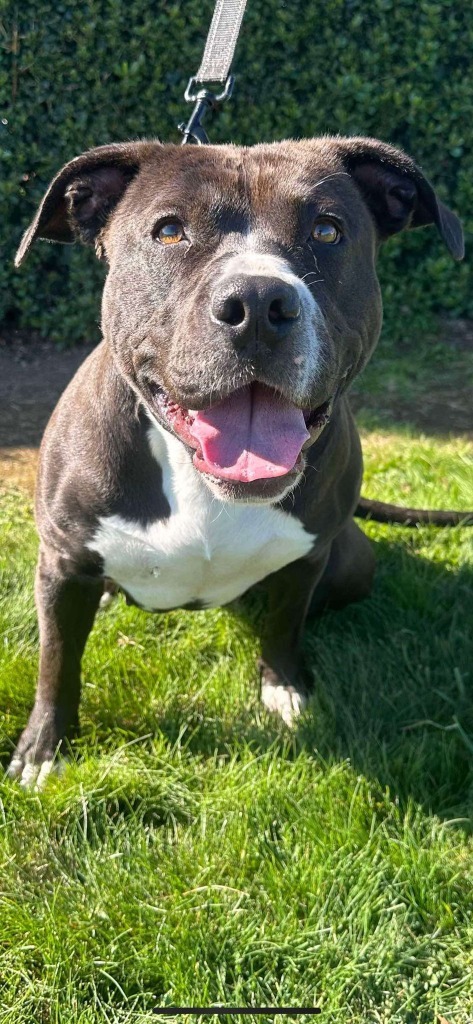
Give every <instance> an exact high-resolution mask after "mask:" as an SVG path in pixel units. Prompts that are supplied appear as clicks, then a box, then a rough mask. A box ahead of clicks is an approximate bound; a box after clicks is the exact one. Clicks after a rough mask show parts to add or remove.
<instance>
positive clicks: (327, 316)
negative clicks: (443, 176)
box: [17, 137, 463, 501]
mask: <svg viewBox="0 0 473 1024" xmlns="http://www.w3.org/2000/svg"><path fill="white" fill-rule="evenodd" d="M425 224H435V225H436V227H437V229H438V231H439V233H440V235H441V236H442V238H443V240H444V242H445V244H446V245H447V247H448V249H449V250H450V252H451V254H452V256H454V257H455V259H461V257H462V255H463V241H462V231H461V226H460V223H459V221H458V219H457V217H456V216H455V214H453V213H452V212H451V211H450V210H448V209H447V208H446V207H445V206H444V205H443V204H442V203H441V202H440V201H439V200H438V199H437V197H436V195H435V192H434V190H433V188H432V186H431V185H430V184H429V182H428V181H427V180H426V178H425V177H424V176H423V174H422V173H421V171H420V170H419V168H418V167H417V166H416V164H415V163H414V162H413V161H412V160H411V159H410V158H409V157H408V156H406V154H404V153H402V152H401V151H399V150H397V149H394V148H393V147H391V146H388V145H385V144H384V143H382V142H378V141H376V140H375V139H364V138H347V139H344V138H338V137H335V138H322V139H314V140H307V141H300V142H281V143H275V144H273V145H259V146H254V147H249V148H245V147H238V146H204V147H194V146H185V147H181V146H176V145H161V144H160V143H158V142H132V143H122V144H117V145H110V146H102V147H99V148H98V149H93V150H91V151H90V152H88V153H84V154H83V155H82V156H80V157H78V158H77V159H75V160H72V161H71V162H70V163H68V164H67V165H66V166H65V167H64V168H63V169H62V171H60V173H59V174H58V175H57V177H56V178H55V179H54V181H53V182H52V184H51V186H50V188H49V190H48V192H47V193H46V196H45V197H44V199H43V202H42V204H41V206H40V208H39V210H38V213H37V215H36V217H35V219H34V221H33V222H32V224H31V226H30V227H29V228H28V230H27V232H26V234H25V235H24V238H23V240H22V243H21V246H20V249H19V251H18V255H17V264H19V263H20V262H21V260H22V259H23V258H24V256H25V255H26V253H27V251H28V249H29V248H30V246H31V244H32V242H33V241H34V239H35V238H46V239H49V240H51V241H59V242H73V241H74V240H75V238H80V239H82V240H83V241H84V242H88V243H93V244H94V245H95V247H96V251H97V253H98V255H99V256H100V257H102V258H105V259H106V260H107V262H108V264H109V273H108V277H107V281H106V285H105V289H104V296H103V320H102V323H103V331H104V334H105V336H106V337H107V338H108V340H109V342H110V344H111V346H112V347H113V351H114V355H115V359H116V362H117V364H118V366H119V369H120V371H121V373H122V374H123V375H124V376H125V377H126V378H127V380H128V382H129V383H130V385H131V386H132V387H133V389H134V390H135V392H136V393H137V394H138V396H139V398H140V399H141V401H142V402H143V403H144V405H145V406H146V407H147V408H148V410H149V411H150V412H151V414H152V416H154V417H155V418H156V419H157V420H159V421H160V422H161V423H162V424H163V425H164V426H165V427H166V428H167V429H168V430H170V431H172V432H174V433H175V434H176V435H177V436H178V437H179V438H180V439H181V440H182V442H183V443H184V444H185V445H186V446H187V447H188V449H189V457H190V458H193V462H194V466H195V467H196V470H197V471H198V472H200V473H202V474H203V475H204V477H205V479H206V480H207V482H208V483H209V485H210V486H211V487H212V488H213V489H217V490H218V492H219V494H221V496H225V497H230V498H240V499H242V498H243V499H244V500H270V501H275V500H279V499H280V498H281V497H282V495H283V494H285V493H286V492H287V491H288V490H290V489H291V488H292V487H293V486H294V484H295V483H296V481H297V480H298V479H299V477H300V474H301V472H302V471H303V468H304V464H305V456H304V451H305V449H306V448H307V447H308V446H310V445H311V444H313V443H314V442H315V440H316V439H317V437H318V436H319V435H320V433H321V432H322V431H323V429H324V427H325V426H326V424H327V423H328V421H329V419H330V416H331V414H332V410H333V408H334V405H335V403H336V401H337V399H338V398H339V396H340V395H341V394H342V392H343V391H344V390H345V389H346V388H347V387H348V385H349V384H350V381H351V380H352V379H353V378H354V377H355V376H356V374H357V373H359V371H360V370H361V369H362V367H363V366H364V364H365V363H366V361H367V360H368V358H369V356H370V354H371V352H372V350H373V348H374V346H375V344H376V342H377V339H378V336H379V331H380V326H381V316H382V308H381V298H380V291H379V285H378V281H377V277H376V270H375V264H376V256H377V252H378V248H379V245H380V243H381V242H383V241H384V240H385V239H387V238H388V237H389V236H390V235H392V234H395V233H396V232H398V231H402V230H403V229H404V228H410V227H411V228H413V227H419V226H422V225H425Z"/></svg>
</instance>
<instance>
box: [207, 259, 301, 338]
mask: <svg viewBox="0 0 473 1024" xmlns="http://www.w3.org/2000/svg"><path fill="white" fill-rule="evenodd" d="M300 311H301V305H300V300H299V295H298V292H297V290H296V288H295V287H294V286H293V285H292V284H289V283H288V282H287V281H281V280H280V279H279V278H275V277H253V276H250V275H249V274H241V275H239V276H237V277H231V278H228V279H227V280H224V281H221V282H220V283H219V284H218V285H217V287H216V288H215V291H214V292H213V295H212V297H211V302H210V313H211V318H212V320H213V321H214V323H218V324H222V325H223V324H225V326H226V328H227V330H228V329H229V330H230V336H231V338H232V340H233V341H234V342H235V344H240V345H246V344H247V343H248V341H262V342H266V343H267V344H274V342H277V341H278V340H279V339H280V338H282V337H284V335H285V334H287V332H288V330H290V328H291V327H292V326H293V324H294V321H295V320H297V319H298V317H299V316H300Z"/></svg>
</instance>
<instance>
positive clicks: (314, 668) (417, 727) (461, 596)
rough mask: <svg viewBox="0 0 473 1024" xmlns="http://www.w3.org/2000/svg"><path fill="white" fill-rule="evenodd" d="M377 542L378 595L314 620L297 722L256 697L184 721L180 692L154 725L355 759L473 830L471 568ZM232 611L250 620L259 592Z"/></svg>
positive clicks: (394, 791) (204, 746)
mask: <svg viewBox="0 0 473 1024" xmlns="http://www.w3.org/2000/svg"><path fill="white" fill-rule="evenodd" d="M432 540H433V543H435V534H433V537H432ZM375 548H376V556H377V575H376V581H375V587H374V590H373V594H372V596H371V597H370V598H369V599H368V600H366V601H364V602H363V603H361V604H358V605H351V606H350V607H348V608H346V609H345V610H344V611H341V612H326V613H325V614H324V615H322V616H321V617H318V618H312V619H309V622H308V625H307V629H306V633H305V639H304V653H305V661H306V664H307V667H308V670H309V673H310V676H311V677H312V681H313V687H314V690H313V695H312V697H311V699H310V702H309V706H308V709H307V712H306V713H305V714H304V716H303V718H302V719H301V721H300V724H299V726H298V727H297V729H296V730H295V731H294V732H293V733H290V732H289V730H287V729H286V728H285V727H282V726H281V725H280V724H279V722H278V721H277V720H276V719H274V718H273V717H272V716H271V715H269V714H266V713H261V714H259V713H257V714H256V715H255V710H254V707H252V708H248V709H245V710H244V711H243V712H241V713H240V714H239V715H237V716H235V717H232V718H230V719H227V720H226V722H219V721H218V720H215V719H210V720H209V719H208V717H206V716H205V713H203V714H199V713H197V714H196V716H195V719H194V720H193V721H192V722H190V723H189V721H188V720H186V718H185V711H184V708H183V707H182V708H181V707H180V706H179V703H178V702H177V703H175V705H174V706H171V707H168V708H167V710H166V712H165V713H164V714H163V716H162V717H161V718H160V719H159V720H158V722H157V725H158V727H159V728H160V729H161V730H162V732H163V733H164V735H165V736H166V737H167V738H168V740H169V741H171V742H173V743H174V742H176V741H177V740H178V737H179V735H181V734H182V730H183V729H185V734H186V740H185V742H186V747H187V749H188V750H189V751H190V752H193V753H196V754H199V755H201V756H202V755H204V756H206V755H208V756H213V755H214V754H215V751H217V752H220V753H222V754H225V753H228V752H229V751H231V750H234V749H235V741H236V740H237V741H238V739H239V738H242V739H243V740H244V741H245V744H247V745H248V746H250V747H251V749H252V750H253V751H254V752H255V753H261V752H264V751H265V750H268V749H269V748H270V747H272V748H273V749H276V750H278V751H279V752H280V755H281V756H283V757H294V756H297V753H298V751H300V750H302V749H304V750H306V751H309V752H311V754H312V755H313V756H314V759H315V760H317V758H320V759H321V760H322V761H323V762H324V763H329V764H331V763H334V762H337V761H340V760H346V759H348V760H349V761H350V763H351V765H352V767H353V769H354V770H355V772H357V773H358V772H360V773H363V775H365V776H366V777H368V778H369V779H371V780H373V781H375V780H376V781H377V783H378V784H379V786H380V787H381V789H382V790H383V791H384V790H385V789H386V787H388V788H389V791H390V793H391V795H392V797H393V798H397V800H398V801H399V802H400V804H401V805H402V806H404V805H407V802H408V801H409V800H413V801H414V802H416V803H418V804H421V805H422V806H423V807H424V809H425V810H427V811H428V812H429V813H436V814H437V815H439V816H441V817H443V818H448V819H451V818H452V817H455V818H457V819H459V818H461V819H464V820H463V821H462V824H463V825H464V827H465V828H468V829H469V827H470V825H469V821H471V820H472V813H471V812H472V802H471V797H472V788H471V784H472V766H473V693H472V689H473V687H472V679H471V666H472V665H473V631H472V630H471V607H472V594H473V567H471V568H470V567H467V566H463V567H459V568H458V569H457V570H456V571H451V570H449V569H447V568H446V567H445V566H444V565H442V564H440V563H438V564H436V563H435V561H432V560H431V559H430V558H429V560H427V559H425V558H423V557H421V556H420V555H418V554H414V553H413V552H411V551H410V550H409V548H408V546H407V545H406V544H404V543H403V544H397V543H396V542H395V541H386V540H381V541H377V542H376V544H375ZM237 614H238V615H240V616H243V617H244V618H245V619H246V620H247V624H249V625H252V624H253V625H254V621H255V619H258V620H259V619H260V617H261V604H260V602H259V599H258V598H257V597H256V598H255V597H254V596H252V595H251V594H250V595H249V596H248V598H246V599H243V600H242V601H240V602H239V603H238V607H237ZM204 700H205V697H204ZM202 710H203V711H204V709H202Z"/></svg>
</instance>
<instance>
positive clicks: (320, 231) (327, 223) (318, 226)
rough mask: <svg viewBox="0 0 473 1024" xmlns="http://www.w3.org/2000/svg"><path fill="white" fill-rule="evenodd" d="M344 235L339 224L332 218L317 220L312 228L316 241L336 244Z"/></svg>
mask: <svg viewBox="0 0 473 1024" xmlns="http://www.w3.org/2000/svg"><path fill="white" fill-rule="evenodd" d="M341 237H342V235H341V231H340V230H339V228H337V225H336V224H334V222H333V221H332V220H316V222H315V224H314V226H313V228H312V238H315V241H316V242H326V243H328V244H329V245H335V244H336V243H337V242H339V241H340V239H341Z"/></svg>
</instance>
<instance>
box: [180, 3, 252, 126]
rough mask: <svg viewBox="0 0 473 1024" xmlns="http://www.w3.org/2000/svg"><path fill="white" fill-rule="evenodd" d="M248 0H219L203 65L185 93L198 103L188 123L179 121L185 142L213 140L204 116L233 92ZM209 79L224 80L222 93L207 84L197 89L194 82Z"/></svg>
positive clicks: (200, 83) (207, 80) (210, 80)
mask: <svg viewBox="0 0 473 1024" xmlns="http://www.w3.org/2000/svg"><path fill="white" fill-rule="evenodd" d="M246 4H247V0H216V4H215V10H214V13H213V18H212V23H211V25H210V29H209V33H208V36H207V41H206V43H205V49H204V55H203V57H202V62H201V65H200V68H199V70H198V72H197V74H196V75H195V76H194V77H193V78H190V79H189V82H188V85H187V89H186V91H185V94H184V96H185V99H186V100H188V101H190V100H193V101H195V107H194V110H193V112H192V114H191V116H190V118H189V121H188V122H187V124H180V125H179V131H181V132H182V134H183V135H184V138H183V141H182V145H185V144H186V143H189V142H193V143H197V145H199V146H201V145H202V144H203V143H206V142H208V141H209V140H208V138H207V135H206V133H205V131H204V129H203V127H202V119H203V118H204V116H205V114H206V113H207V111H209V110H216V109H217V106H218V104H219V103H221V102H223V100H226V99H228V98H229V97H230V96H231V94H232V90H233V76H232V75H231V74H230V68H231V64H232V60H233V54H234V53H235V47H236V44H237V41H238V35H239V32H240V26H241V23H242V20H243V15H244V13H245V7H246ZM206 82H208V83H209V84H210V83H212V82H213V83H215V82H218V83H220V84H223V89H222V91H221V92H220V93H219V94H218V95H216V94H215V92H213V91H212V90H211V89H207V88H200V89H198V91H197V92H194V86H196V85H202V84H205V83H206Z"/></svg>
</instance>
